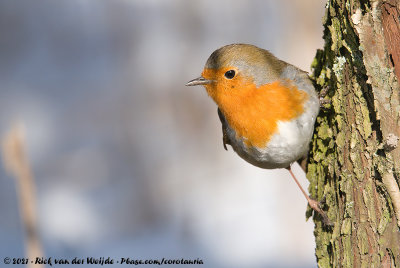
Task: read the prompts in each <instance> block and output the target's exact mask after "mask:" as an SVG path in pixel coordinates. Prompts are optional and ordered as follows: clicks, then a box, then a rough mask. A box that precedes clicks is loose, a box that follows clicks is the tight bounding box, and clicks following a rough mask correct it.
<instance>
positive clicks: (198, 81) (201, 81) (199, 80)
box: [185, 76, 212, 86]
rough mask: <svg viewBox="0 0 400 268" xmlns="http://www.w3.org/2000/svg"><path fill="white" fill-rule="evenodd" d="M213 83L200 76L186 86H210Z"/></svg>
mask: <svg viewBox="0 0 400 268" xmlns="http://www.w3.org/2000/svg"><path fill="white" fill-rule="evenodd" d="M211 82H212V81H211V80H207V79H205V78H204V77H202V76H200V77H198V78H196V79H193V80H190V81H189V82H187V83H186V85H185V86H199V85H207V84H210V83H211Z"/></svg>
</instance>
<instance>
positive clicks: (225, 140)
mask: <svg viewBox="0 0 400 268" xmlns="http://www.w3.org/2000/svg"><path fill="white" fill-rule="evenodd" d="M218 117H219V120H220V121H221V124H222V143H223V145H224V149H225V150H227V151H228V148H227V147H226V145H227V144H229V145H230V144H231V142H230V140H229V138H228V135H227V127H228V126H227V122H226V119H225V116H224V115H223V114H222V112H221V110H220V109H219V108H218Z"/></svg>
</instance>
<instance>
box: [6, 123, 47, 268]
mask: <svg viewBox="0 0 400 268" xmlns="http://www.w3.org/2000/svg"><path fill="white" fill-rule="evenodd" d="M24 134H25V131H24V127H23V125H22V124H21V123H20V124H16V125H15V126H14V127H13V128H12V129H11V130H10V131H9V132H8V133H7V134H6V136H5V137H4V138H3V141H2V149H3V162H4V166H5V169H6V170H7V172H9V173H10V174H11V175H12V176H14V177H15V178H16V182H17V187H16V188H17V195H18V199H19V208H20V214H21V219H22V222H23V225H24V227H25V231H26V239H25V241H26V254H27V257H28V258H29V262H28V267H35V268H37V267H43V265H38V264H37V265H35V264H34V263H35V260H36V257H42V256H43V251H42V246H41V243H40V239H39V235H38V232H37V217H36V197H35V183H34V179H33V176H32V172H31V168H30V164H29V160H28V157H27V155H26V150H25V135H24ZM31 260H32V261H33V263H31Z"/></svg>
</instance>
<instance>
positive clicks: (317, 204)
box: [307, 198, 333, 227]
mask: <svg viewBox="0 0 400 268" xmlns="http://www.w3.org/2000/svg"><path fill="white" fill-rule="evenodd" d="M307 201H308V205H309V206H310V207H311V208H312V209H313V210H314V211H315V212H317V213H318V214H319V215H320V216H321V217H322V223H323V224H324V225H325V226H328V227H330V226H333V223H332V222H331V221H330V220H329V218H328V216H327V215H326V213H325V211H323V210H322V209H321V206H320V204H321V203H320V202H318V201H316V200H314V199H312V198H308V200H307Z"/></svg>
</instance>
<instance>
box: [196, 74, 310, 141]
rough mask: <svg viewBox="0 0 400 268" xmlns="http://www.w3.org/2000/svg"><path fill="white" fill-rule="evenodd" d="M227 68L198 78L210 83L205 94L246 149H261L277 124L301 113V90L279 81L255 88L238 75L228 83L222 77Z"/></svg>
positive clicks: (305, 99) (306, 95)
mask: <svg viewBox="0 0 400 268" xmlns="http://www.w3.org/2000/svg"><path fill="white" fill-rule="evenodd" d="M229 69H232V68H230V67H228V68H221V69H220V70H215V69H204V71H203V73H202V76H203V77H205V78H206V79H210V80H213V82H212V83H210V84H207V85H205V87H206V90H207V93H208V94H209V95H210V97H211V98H213V99H214V101H215V102H216V103H217V105H218V106H219V108H220V109H221V111H222V113H223V114H224V116H225V118H226V120H227V121H228V123H229V125H230V127H231V128H233V129H234V130H235V132H236V135H237V138H238V139H240V138H243V139H244V142H245V144H246V146H256V147H259V148H263V147H265V146H266V145H267V143H268V141H269V140H270V139H271V137H272V135H274V134H275V133H276V132H277V131H278V124H277V123H278V121H290V120H292V119H295V118H297V117H298V116H300V115H301V114H302V113H303V111H304V103H305V102H306V101H307V99H308V94H307V93H306V92H305V91H303V90H299V89H298V88H297V87H296V86H294V85H290V83H286V82H285V83H282V82H279V81H276V82H273V83H269V84H265V85H262V86H259V87H257V86H256V84H254V82H253V79H252V78H251V77H248V76H245V75H243V74H240V73H239V74H238V75H237V76H236V77H234V79H231V80H230V79H225V78H223V74H224V73H225V72H226V71H227V70H229Z"/></svg>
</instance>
